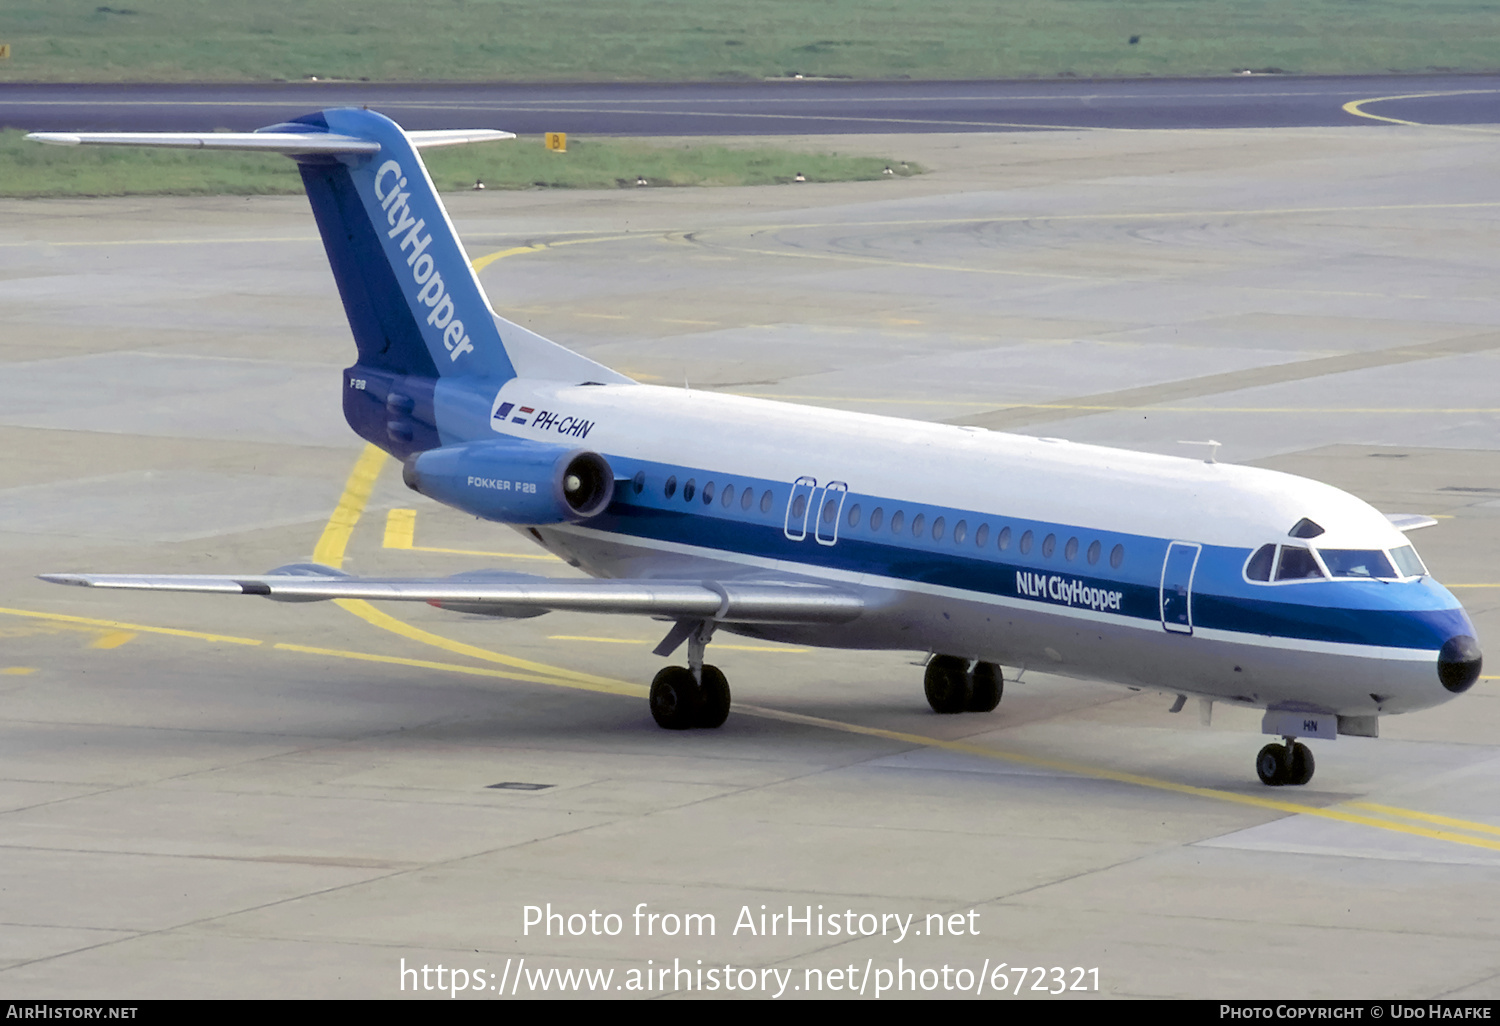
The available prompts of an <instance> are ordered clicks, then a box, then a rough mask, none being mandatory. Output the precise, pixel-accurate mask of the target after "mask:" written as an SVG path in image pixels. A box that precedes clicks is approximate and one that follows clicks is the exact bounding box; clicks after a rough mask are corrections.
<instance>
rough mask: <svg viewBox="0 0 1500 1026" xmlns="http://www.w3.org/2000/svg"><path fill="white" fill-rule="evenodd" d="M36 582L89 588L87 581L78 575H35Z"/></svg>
mask: <svg viewBox="0 0 1500 1026" xmlns="http://www.w3.org/2000/svg"><path fill="white" fill-rule="evenodd" d="M36 577H37V580H39V581H46V582H47V583H48V584H72V585H75V586H77V587H80V588H86V587H88V586H89V580H88V578H86V577H82V576H80V575H78V574H37V575H36Z"/></svg>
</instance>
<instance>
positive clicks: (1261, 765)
mask: <svg viewBox="0 0 1500 1026" xmlns="http://www.w3.org/2000/svg"><path fill="white" fill-rule="evenodd" d="M1255 772H1256V774H1257V775H1258V776H1259V777H1260V782H1261V783H1262V784H1265V785H1266V786H1267V787H1280V786H1281V785H1282V784H1285V783H1286V782H1287V750H1286V746H1285V745H1276V744H1271V745H1266V747H1264V748H1262V749H1261V750H1260V754H1259V755H1257V756H1256V757H1255Z"/></svg>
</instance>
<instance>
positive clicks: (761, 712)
mask: <svg viewBox="0 0 1500 1026" xmlns="http://www.w3.org/2000/svg"><path fill="white" fill-rule="evenodd" d="M735 708H736V709H738V710H739V711H740V712H742V713H750V714H752V715H757V716H761V717H763V718H765V719H772V720H781V721H783V722H786V723H800V724H804V725H806V726H810V727H822V728H824V729H827V730H837V731H842V732H844V733H846V734H863V735H865V736H866V737H879V738H885V739H886V740H890V741H900V742H904V743H906V744H913V745H919V746H922V747H925V748H940V749H943V750H945V751H950V752H962V753H963V754H965V755H978V756H981V757H983V758H987V759H998V760H1003V761H1005V762H1019V763H1022V764H1024V765H1028V766H1037V767H1040V768H1043V769H1050V770H1056V771H1059V772H1062V773H1071V774H1074V775H1076V776H1081V777H1091V778H1093V779H1095V780H1112V781H1115V782H1116V783H1121V784H1133V785H1135V786H1137V787H1147V788H1152V789H1154V790H1158V791H1172V792H1175V793H1177V794H1186V795H1192V796H1194V797H1197V798H1211V799H1213V800H1215V801H1221V802H1229V803H1231V804H1234V805H1248V806H1252V807H1254V808H1259V809H1270V810H1274V811H1277V812H1287V813H1292V814H1294V815H1299V816H1317V817H1319V818H1321V819H1331V820H1336V821H1338V822H1341V823H1354V824H1358V825H1360V826H1368V827H1375V828H1377V829H1380V830H1390V831H1394V832H1396V833H1401V834H1412V835H1414V836H1417V837H1427V838H1431V839H1433V840H1439V841H1450V842H1452V843H1454V844H1464V845H1469V846H1471V847H1476V848H1488V849H1491V850H1493V851H1500V841H1491V840H1488V839H1487V838H1482V837H1470V836H1467V835H1465V834H1459V833H1454V832H1453V831H1451V830H1434V829H1430V828H1427V827H1420V826H1413V825H1411V824H1407V823H1401V822H1393V821H1390V820H1384V819H1376V818H1374V817H1372V816H1364V815H1360V814H1358V813H1353V812H1345V811H1343V810H1341V809H1337V808H1321V807H1319V806H1316V805H1304V804H1302V803H1301V802H1289V801H1283V800H1281V799H1278V798H1264V797H1261V796H1259V795H1251V794H1239V793H1237V792H1234V791H1223V790H1219V789H1218V788H1212V787H1196V786H1194V785H1192V784H1179V783H1177V782H1175V781H1172V780H1162V779H1160V778H1157V777H1147V776H1142V775H1140V774H1138V773H1122V772H1120V771H1118V770H1111V769H1105V768H1104V767H1102V766H1087V765H1084V764H1082V763H1076V762H1069V761H1066V760H1063V759H1052V758H1048V757H1045V756H1036V755H1025V754H1022V753H1020V752H1007V751H1001V750H999V749H996V748H989V747H986V746H984V745H976V744H974V743H972V742H969V741H945V740H942V739H941V738H934V737H927V736H926V735H924V734H909V733H906V732H905V731H899V730H886V729H884V728H881V727H866V726H862V725H860V724H855V723H844V722H842V721H840V720H830V719H825V718H824V717H821V716H807V715H804V714H802V713H789V712H782V711H781V710H778V709H767V708H764V707H762V706H747V705H744V704H738V705H736V707H735ZM1356 804H1358V803H1351V805H1356ZM1376 808H1379V809H1380V810H1383V811H1384V813H1385V814H1386V815H1400V816H1403V817H1406V818H1413V819H1424V818H1427V814H1426V813H1418V812H1411V811H1409V810H1406V809H1396V808H1394V807H1392V806H1384V805H1382V806H1378V807H1376ZM1437 819H1440V820H1442V821H1444V822H1445V823H1446V824H1447V825H1450V826H1458V825H1460V824H1461V825H1462V827H1463V829H1466V830H1478V831H1490V830H1493V829H1494V828H1493V827H1490V826H1489V825H1488V824H1482V823H1469V822H1467V821H1466V820H1457V819H1449V818H1447V817H1437Z"/></svg>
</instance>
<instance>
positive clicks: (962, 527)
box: [953, 520, 969, 545]
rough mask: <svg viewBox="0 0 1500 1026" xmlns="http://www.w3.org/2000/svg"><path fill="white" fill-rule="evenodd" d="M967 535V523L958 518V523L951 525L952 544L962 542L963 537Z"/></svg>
mask: <svg viewBox="0 0 1500 1026" xmlns="http://www.w3.org/2000/svg"><path fill="white" fill-rule="evenodd" d="M968 536H969V524H968V522H967V521H964V520H960V521H959V522H958V523H956V524H954V525H953V544H955V545H962V544H963V543H964V539H965V538H967V537H968Z"/></svg>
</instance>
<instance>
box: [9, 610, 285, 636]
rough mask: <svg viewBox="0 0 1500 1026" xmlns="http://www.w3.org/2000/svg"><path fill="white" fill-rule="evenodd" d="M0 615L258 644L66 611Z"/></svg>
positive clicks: (11, 611) (25, 611)
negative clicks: (74, 614)
mask: <svg viewBox="0 0 1500 1026" xmlns="http://www.w3.org/2000/svg"><path fill="white" fill-rule="evenodd" d="M0 615H4V616H24V617H28V618H30V619H33V620H55V621H57V622H59V623H79V624H85V625H87V626H89V627H102V628H105V629H106V630H111V631H138V632H141V633H144V634H169V635H172V636H173V637H178V638H195V639H197V640H199V641H216V642H224V643H226V644H230V645H260V644H263V642H262V641H261V639H259V638H239V637H235V636H234V635H232V634H210V633H207V632H205V631H187V630H182V629H181V628H178V627H148V626H146V625H145V624H140V623H121V622H120V621H118V620H94V619H90V618H89V617H87V616H69V615H68V614H66V613H41V612H37V611H36V610H32V609H6V608H3V607H0Z"/></svg>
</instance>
